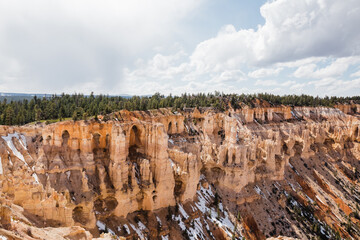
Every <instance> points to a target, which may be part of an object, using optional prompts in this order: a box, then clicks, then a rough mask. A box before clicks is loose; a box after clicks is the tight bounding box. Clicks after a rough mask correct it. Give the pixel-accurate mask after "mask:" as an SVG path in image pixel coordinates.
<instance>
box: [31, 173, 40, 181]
mask: <svg viewBox="0 0 360 240" xmlns="http://www.w3.org/2000/svg"><path fill="white" fill-rule="evenodd" d="M31 176H32V177H33V178H34V180H35V183H37V184H39V183H40V182H39V178H38V175H37V174H36V173H33V174H32V175H31Z"/></svg>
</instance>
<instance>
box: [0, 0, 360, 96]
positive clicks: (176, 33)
mask: <svg viewBox="0 0 360 240" xmlns="http://www.w3.org/2000/svg"><path fill="white" fill-rule="evenodd" d="M359 26H360V1H359V0H275V1H266V0H152V1H149V0H129V1H128V0H121V1H119V0H101V1H99V0H32V1H28V0H0V92H24V93H62V92H66V93H74V92H77V93H79V92H80V93H85V94H87V93H90V92H91V91H93V92H95V93H96V94H100V93H103V94H137V95H144V94H153V93H155V92H160V93H163V94H169V93H173V94H181V93H184V92H188V93H197V92H213V91H215V90H218V91H222V92H225V93H254V92H269V93H276V94H293V93H295V94H301V93H306V94H312V95H320V96H324V95H329V96H332V95H337V96H348V95H360V29H359Z"/></svg>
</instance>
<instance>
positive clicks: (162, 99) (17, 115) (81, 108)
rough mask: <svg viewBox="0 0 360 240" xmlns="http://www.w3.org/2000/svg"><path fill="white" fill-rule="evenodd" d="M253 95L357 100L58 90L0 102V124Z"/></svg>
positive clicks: (224, 102)
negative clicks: (120, 94)
mask: <svg viewBox="0 0 360 240" xmlns="http://www.w3.org/2000/svg"><path fill="white" fill-rule="evenodd" d="M255 99H260V100H265V101H267V102H269V103H270V104H272V105H280V104H284V105H291V106H329V107H331V106H333V105H334V104H337V103H349V102H351V101H354V102H356V103H360V96H357V97H345V98H344V97H330V98H329V97H324V98H320V97H313V96H308V95H299V96H298V95H285V96H278V95H272V94H247V95H246V94H241V95H238V94H223V93H220V92H215V93H209V94H204V93H199V94H186V93H185V94H182V95H181V96H172V95H169V96H164V95H161V94H159V93H156V94H154V95H153V96H149V97H148V96H144V97H139V96H133V97H131V98H124V97H114V96H106V95H97V96H95V95H94V94H91V95H89V96H85V95H83V94H73V95H68V94H61V95H60V96H57V95H53V96H51V97H49V96H47V97H43V98H39V97H37V96H34V97H33V98H32V99H31V100H29V99H23V100H21V101H10V102H9V101H8V100H7V99H4V100H3V101H2V102H0V124H1V125H22V124H26V123H30V122H34V121H36V122H40V121H44V120H48V122H49V123H51V122H56V121H61V120H63V119H66V118H72V119H73V120H79V119H87V118H90V117H92V116H97V115H98V114H102V115H106V114H109V113H111V112H115V111H119V110H121V109H127V110H130V111H133V110H148V109H158V108H169V107H170V108H172V109H173V110H174V111H175V110H176V109H183V108H184V107H214V108H215V109H217V110H220V111H223V110H225V109H226V108H228V107H230V106H231V107H232V108H234V109H238V108H241V104H246V105H248V106H250V107H256V101H255Z"/></svg>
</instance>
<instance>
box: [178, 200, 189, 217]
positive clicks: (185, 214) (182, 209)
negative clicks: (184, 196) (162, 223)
mask: <svg viewBox="0 0 360 240" xmlns="http://www.w3.org/2000/svg"><path fill="white" fill-rule="evenodd" d="M179 211H180V213H181V215H183V216H184V218H185V219H188V218H189V215H188V214H187V213H186V212H185V210H184V208H183V206H182V205H181V204H180V203H179Z"/></svg>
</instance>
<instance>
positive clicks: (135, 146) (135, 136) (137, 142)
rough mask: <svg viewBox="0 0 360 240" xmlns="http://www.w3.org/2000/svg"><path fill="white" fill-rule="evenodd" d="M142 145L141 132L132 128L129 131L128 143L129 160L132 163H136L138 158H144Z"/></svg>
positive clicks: (135, 127) (136, 128)
mask: <svg viewBox="0 0 360 240" xmlns="http://www.w3.org/2000/svg"><path fill="white" fill-rule="evenodd" d="M142 148H143V145H142V142H141V131H140V130H139V128H138V127H137V126H135V125H134V126H133V127H132V128H131V130H130V142H129V155H128V156H129V158H130V161H132V162H137V160H138V159H139V158H144V157H145V156H144V154H143V153H142V152H143V149H142Z"/></svg>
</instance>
